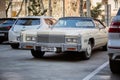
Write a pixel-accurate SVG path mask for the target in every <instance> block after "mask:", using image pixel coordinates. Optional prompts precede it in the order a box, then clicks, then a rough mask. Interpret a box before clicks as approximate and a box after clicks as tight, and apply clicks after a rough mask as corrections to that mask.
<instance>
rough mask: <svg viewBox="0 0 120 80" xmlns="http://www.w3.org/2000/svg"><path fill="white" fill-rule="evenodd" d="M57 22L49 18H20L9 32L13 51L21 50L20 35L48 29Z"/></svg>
mask: <svg viewBox="0 0 120 80" xmlns="http://www.w3.org/2000/svg"><path fill="white" fill-rule="evenodd" d="M55 21H56V20H55V19H54V18H53V17H48V16H27V17H22V18H18V20H17V21H16V23H15V24H14V25H13V27H12V28H11V29H10V30H9V43H10V45H11V47H12V48H13V49H16V48H19V42H20V33H21V32H22V31H26V30H34V29H35V30H40V29H48V28H49V27H50V26H51V25H52V24H53V23H54V22H55Z"/></svg>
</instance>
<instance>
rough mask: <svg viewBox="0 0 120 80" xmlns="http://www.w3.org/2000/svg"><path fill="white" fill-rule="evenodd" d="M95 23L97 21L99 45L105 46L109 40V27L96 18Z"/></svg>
mask: <svg viewBox="0 0 120 80" xmlns="http://www.w3.org/2000/svg"><path fill="white" fill-rule="evenodd" d="M95 23H96V28H97V29H98V32H97V34H98V38H97V46H104V45H105V44H106V43H107V40H108V38H107V28H106V26H104V25H103V24H102V22H100V21H99V20H96V21H95Z"/></svg>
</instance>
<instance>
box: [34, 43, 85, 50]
mask: <svg viewBox="0 0 120 80" xmlns="http://www.w3.org/2000/svg"><path fill="white" fill-rule="evenodd" d="M35 49H36V50H41V51H45V52H51V51H52V52H56V51H57V50H58V49H59V50H61V52H65V51H77V52H80V51H83V50H82V49H81V44H64V43H37V44H36V47H35Z"/></svg>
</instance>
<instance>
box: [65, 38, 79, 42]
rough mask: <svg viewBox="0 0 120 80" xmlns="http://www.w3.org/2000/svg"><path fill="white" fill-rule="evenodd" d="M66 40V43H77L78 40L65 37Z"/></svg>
mask: <svg viewBox="0 0 120 80" xmlns="http://www.w3.org/2000/svg"><path fill="white" fill-rule="evenodd" d="M66 42H67V43H77V42H78V38H66Z"/></svg>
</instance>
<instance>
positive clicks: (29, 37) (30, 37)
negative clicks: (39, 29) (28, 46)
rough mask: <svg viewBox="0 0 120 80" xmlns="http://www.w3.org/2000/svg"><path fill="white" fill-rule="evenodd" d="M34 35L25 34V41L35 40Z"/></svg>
mask: <svg viewBox="0 0 120 80" xmlns="http://www.w3.org/2000/svg"><path fill="white" fill-rule="evenodd" d="M35 40H36V37H35V36H26V41H35Z"/></svg>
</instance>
